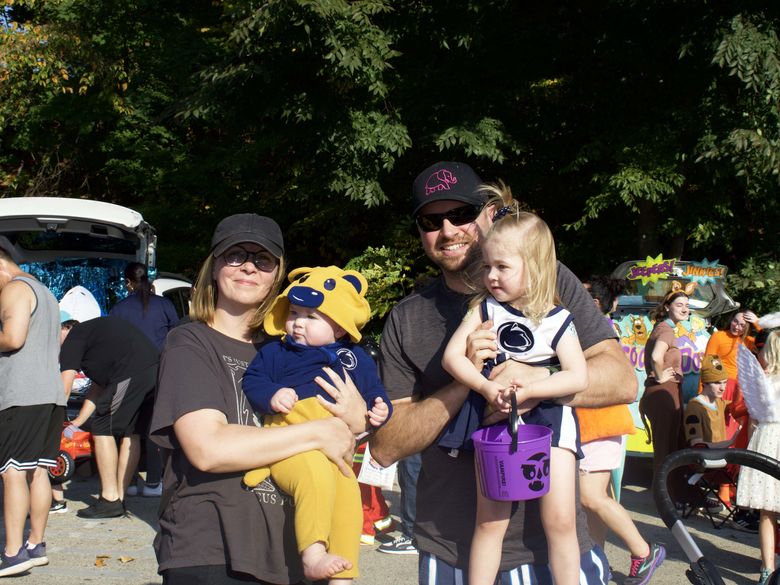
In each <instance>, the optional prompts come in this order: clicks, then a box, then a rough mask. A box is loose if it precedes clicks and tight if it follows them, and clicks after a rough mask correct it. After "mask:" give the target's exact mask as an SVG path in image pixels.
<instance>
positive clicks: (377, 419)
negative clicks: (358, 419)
mask: <svg viewBox="0 0 780 585" xmlns="http://www.w3.org/2000/svg"><path fill="white" fill-rule="evenodd" d="M389 414H390V409H389V408H388V406H387V404H386V403H385V401H384V400H382V399H381V398H379V397H377V399H376V400H374V406H372V407H371V410H369V411H368V422H370V423H371V426H372V427H378V426H381V425H382V424H383V423H384V422H385V421H386V420H387V416H388V415H389Z"/></svg>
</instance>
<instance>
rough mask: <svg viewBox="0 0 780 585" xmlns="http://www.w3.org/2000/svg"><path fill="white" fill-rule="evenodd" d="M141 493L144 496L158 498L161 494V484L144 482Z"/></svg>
mask: <svg viewBox="0 0 780 585" xmlns="http://www.w3.org/2000/svg"><path fill="white" fill-rule="evenodd" d="M141 493H142V494H143V496H144V497H145V498H159V497H160V496H161V495H162V484H161V483H156V484H154V485H149V484H144V489H143V491H142V492H141Z"/></svg>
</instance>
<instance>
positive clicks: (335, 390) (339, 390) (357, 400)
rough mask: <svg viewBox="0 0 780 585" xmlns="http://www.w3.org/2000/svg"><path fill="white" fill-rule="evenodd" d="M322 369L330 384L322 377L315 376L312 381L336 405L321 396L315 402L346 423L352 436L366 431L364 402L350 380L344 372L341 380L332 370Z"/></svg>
mask: <svg viewBox="0 0 780 585" xmlns="http://www.w3.org/2000/svg"><path fill="white" fill-rule="evenodd" d="M322 369H323V370H324V372H325V373H326V374H327V375H328V378H330V382H327V381H326V380H325V379H324V378H323V377H322V376H317V377H316V378H314V381H315V382H317V384H319V385H320V387H321V388H322V389H323V390H325V392H327V393H328V394H330V395H331V397H332V398H333V400H335V401H336V403H335V404H333V403H332V402H328V401H327V400H325V399H324V398H323V397H322V396H317V400H319V402H320V404H322V406H323V407H324V408H325V410H327V411H328V412H330V413H331V414H332V415H333V416H335V417H338V418H340V419H341V420H343V421H344V422H345V423H347V426H348V427H349V430H351V431H352V433H353V434H355V435H357V434H360V433H362V432H363V431H365V430H366V401H365V400H364V399H363V397H362V396H361V395H360V392H358V390H357V388H356V387H355V383H354V382H353V381H352V378H350V377H349V374H347V373H346V372H344V379H343V380H342V379H341V378H340V377H339V375H338V374H337V373H336V372H334V371H333V370H332V369H330V368H322Z"/></svg>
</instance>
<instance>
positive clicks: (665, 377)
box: [655, 368, 677, 384]
mask: <svg viewBox="0 0 780 585" xmlns="http://www.w3.org/2000/svg"><path fill="white" fill-rule="evenodd" d="M676 375H677V374H675V371H674V368H666V369H665V370H664V371H663V372H661V375H660V376H656V378H655V381H656V382H658V383H659V384H663V383H664V382H668V381H669V380H674V379H675V377H676Z"/></svg>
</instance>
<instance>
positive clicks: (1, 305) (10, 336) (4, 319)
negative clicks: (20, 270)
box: [0, 281, 35, 351]
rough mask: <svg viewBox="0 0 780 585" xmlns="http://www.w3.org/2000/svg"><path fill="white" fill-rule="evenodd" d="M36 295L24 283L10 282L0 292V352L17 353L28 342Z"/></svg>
mask: <svg viewBox="0 0 780 585" xmlns="http://www.w3.org/2000/svg"><path fill="white" fill-rule="evenodd" d="M34 308H35V293H34V292H33V291H32V289H31V288H30V287H29V286H28V285H26V284H25V283H23V282H20V281H15V282H9V283H8V284H7V285H5V287H4V288H3V290H2V292H0V325H1V326H0V351H16V350H18V349H21V347H22V346H23V345H24V344H25V342H26V341H27V333H28V331H29V329H30V316H31V315H32V312H33V309H34Z"/></svg>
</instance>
